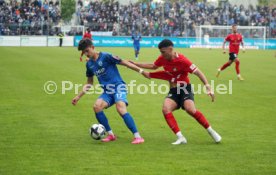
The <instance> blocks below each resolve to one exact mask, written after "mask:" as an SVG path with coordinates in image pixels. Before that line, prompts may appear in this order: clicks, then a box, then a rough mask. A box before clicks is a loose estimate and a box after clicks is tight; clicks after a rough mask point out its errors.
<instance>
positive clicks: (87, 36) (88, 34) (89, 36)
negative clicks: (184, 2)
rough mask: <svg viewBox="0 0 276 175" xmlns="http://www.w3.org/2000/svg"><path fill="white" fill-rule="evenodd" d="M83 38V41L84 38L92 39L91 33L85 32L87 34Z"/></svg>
mask: <svg viewBox="0 0 276 175" xmlns="http://www.w3.org/2000/svg"><path fill="white" fill-rule="evenodd" d="M82 38H83V39H84V38H88V39H92V35H91V33H88V32H85V34H84V35H83V37H82Z"/></svg>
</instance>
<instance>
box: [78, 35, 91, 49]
mask: <svg viewBox="0 0 276 175" xmlns="http://www.w3.org/2000/svg"><path fill="white" fill-rule="evenodd" d="M89 46H93V42H92V41H91V39H89V38H85V39H82V40H80V42H79V46H78V50H81V51H83V50H84V49H86V48H87V47H89Z"/></svg>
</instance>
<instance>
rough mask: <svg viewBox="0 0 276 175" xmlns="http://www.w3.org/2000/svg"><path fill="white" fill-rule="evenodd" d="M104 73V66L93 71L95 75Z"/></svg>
mask: <svg viewBox="0 0 276 175" xmlns="http://www.w3.org/2000/svg"><path fill="white" fill-rule="evenodd" d="M104 73H105V68H101V69H99V70H96V71H95V72H94V74H95V75H96V76H97V77H99V76H101V75H103V74H104Z"/></svg>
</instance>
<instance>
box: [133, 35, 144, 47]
mask: <svg viewBox="0 0 276 175" xmlns="http://www.w3.org/2000/svg"><path fill="white" fill-rule="evenodd" d="M131 38H132V39H133V45H140V40H141V38H142V37H141V35H136V34H134V35H132V37H131Z"/></svg>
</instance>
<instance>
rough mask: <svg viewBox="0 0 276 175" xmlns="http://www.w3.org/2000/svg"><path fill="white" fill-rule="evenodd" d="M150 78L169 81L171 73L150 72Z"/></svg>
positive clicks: (171, 76)
mask: <svg viewBox="0 0 276 175" xmlns="http://www.w3.org/2000/svg"><path fill="white" fill-rule="evenodd" d="M149 76H150V78H156V79H161V80H168V81H171V80H172V78H173V75H172V74H170V73H169V72H166V71H157V72H150V75H149Z"/></svg>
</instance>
